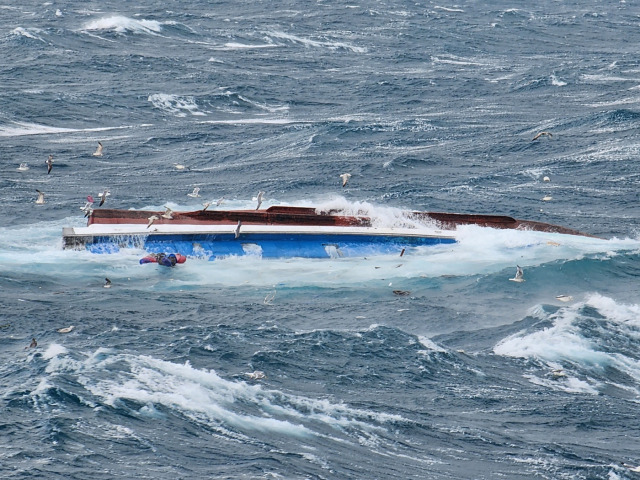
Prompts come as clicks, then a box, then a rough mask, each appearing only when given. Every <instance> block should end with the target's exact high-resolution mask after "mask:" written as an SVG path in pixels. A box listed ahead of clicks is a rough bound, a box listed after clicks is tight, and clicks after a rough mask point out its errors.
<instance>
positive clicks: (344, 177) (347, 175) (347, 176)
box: [340, 173, 351, 187]
mask: <svg viewBox="0 0 640 480" xmlns="http://www.w3.org/2000/svg"><path fill="white" fill-rule="evenodd" d="M340 178H341V179H342V186H343V187H344V186H345V185H346V184H347V182H348V181H349V179H350V178H351V174H350V173H343V174H342V175H340Z"/></svg>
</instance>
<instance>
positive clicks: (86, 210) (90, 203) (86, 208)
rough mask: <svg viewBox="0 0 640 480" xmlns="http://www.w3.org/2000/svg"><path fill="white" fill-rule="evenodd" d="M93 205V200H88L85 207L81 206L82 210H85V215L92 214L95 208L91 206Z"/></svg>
mask: <svg viewBox="0 0 640 480" xmlns="http://www.w3.org/2000/svg"><path fill="white" fill-rule="evenodd" d="M92 206H93V203H92V202H86V203H85V204H84V206H83V207H80V210H82V211H83V212H84V216H85V217H88V216H89V215H91V212H92V211H93V208H91V207H92Z"/></svg>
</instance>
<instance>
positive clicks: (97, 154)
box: [92, 142, 102, 157]
mask: <svg viewBox="0 0 640 480" xmlns="http://www.w3.org/2000/svg"><path fill="white" fill-rule="evenodd" d="M92 155H93V156H94V157H101V156H102V143H100V142H98V148H96V151H95V152H93V154H92Z"/></svg>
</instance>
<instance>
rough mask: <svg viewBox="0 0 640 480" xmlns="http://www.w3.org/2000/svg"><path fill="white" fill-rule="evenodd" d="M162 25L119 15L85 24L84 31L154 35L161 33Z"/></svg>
mask: <svg viewBox="0 0 640 480" xmlns="http://www.w3.org/2000/svg"><path fill="white" fill-rule="evenodd" d="M162 26H163V23H161V22H158V21H156V20H144V19H142V20H137V19H135V18H129V17H125V16H121V15H114V16H111V17H105V18H100V19H97V20H92V21H91V22H89V23H87V24H86V25H85V26H84V28H83V30H84V31H96V30H97V31H101V30H106V31H108V30H111V31H114V32H116V33H126V32H132V33H146V34H151V35H156V34H158V33H160V32H161V31H162Z"/></svg>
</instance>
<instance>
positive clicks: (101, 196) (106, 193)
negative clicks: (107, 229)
mask: <svg viewBox="0 0 640 480" xmlns="http://www.w3.org/2000/svg"><path fill="white" fill-rule="evenodd" d="M109 195H111V193H109V189H108V188H105V189H104V190H103V191H102V193H99V194H98V198H99V199H100V203H99V204H98V206H99V207H101V206H102V205H104V202H105V200H106V199H107V197H108V196H109Z"/></svg>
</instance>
